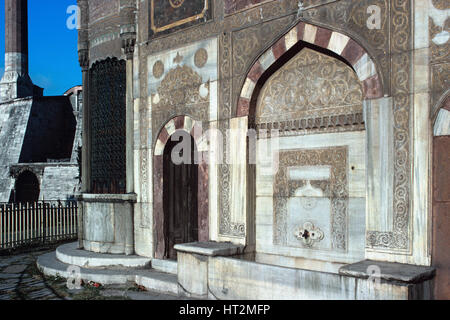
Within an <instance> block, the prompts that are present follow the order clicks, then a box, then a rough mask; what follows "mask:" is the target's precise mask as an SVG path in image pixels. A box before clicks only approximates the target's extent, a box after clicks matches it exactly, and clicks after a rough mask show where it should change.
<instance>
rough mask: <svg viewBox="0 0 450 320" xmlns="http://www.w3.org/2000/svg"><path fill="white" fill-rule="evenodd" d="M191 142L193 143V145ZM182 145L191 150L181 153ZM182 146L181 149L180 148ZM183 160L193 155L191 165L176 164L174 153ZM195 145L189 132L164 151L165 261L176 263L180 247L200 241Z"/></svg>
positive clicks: (169, 142) (187, 162) (170, 141)
mask: <svg viewBox="0 0 450 320" xmlns="http://www.w3.org/2000/svg"><path fill="white" fill-rule="evenodd" d="M189 142H190V143H189ZM180 143H181V144H182V145H183V146H189V144H190V150H188V149H187V148H184V149H181V150H179V149H180V148H179V146H180ZM177 146H178V147H177ZM175 147H177V149H175V152H177V153H178V155H179V156H180V157H183V156H184V155H183V152H190V157H186V158H190V160H189V161H185V162H183V163H181V164H176V163H174V161H173V159H172V151H174V148H175ZM195 155H196V150H195V141H194V139H193V138H192V137H191V136H190V135H189V134H188V133H186V132H184V133H183V134H182V135H181V139H180V141H172V140H171V139H169V141H168V142H167V144H166V147H165V149H164V164H163V168H164V178H163V181H164V183H163V184H164V186H163V202H164V237H165V243H166V246H165V253H164V258H165V259H170V260H173V259H176V258H177V253H176V251H175V250H174V246H175V245H176V244H181V243H189V242H195V241H198V229H199V227H198V203H197V194H198V165H197V164H195V161H194V159H195Z"/></svg>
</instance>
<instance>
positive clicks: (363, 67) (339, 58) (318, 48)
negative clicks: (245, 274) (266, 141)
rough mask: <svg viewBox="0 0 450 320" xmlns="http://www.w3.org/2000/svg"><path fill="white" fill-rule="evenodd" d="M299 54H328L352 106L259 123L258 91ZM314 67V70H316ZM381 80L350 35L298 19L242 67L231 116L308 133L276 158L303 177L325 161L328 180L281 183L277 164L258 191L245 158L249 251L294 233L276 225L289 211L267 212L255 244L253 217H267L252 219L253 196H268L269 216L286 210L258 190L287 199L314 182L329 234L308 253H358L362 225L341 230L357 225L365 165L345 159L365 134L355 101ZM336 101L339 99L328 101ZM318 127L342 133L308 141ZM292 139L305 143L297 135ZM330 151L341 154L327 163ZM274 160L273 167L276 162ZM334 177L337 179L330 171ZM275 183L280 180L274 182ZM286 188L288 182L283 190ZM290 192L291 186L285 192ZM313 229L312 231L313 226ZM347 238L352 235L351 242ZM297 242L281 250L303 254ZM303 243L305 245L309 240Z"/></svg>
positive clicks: (286, 242) (372, 93) (285, 242)
mask: <svg viewBox="0 0 450 320" xmlns="http://www.w3.org/2000/svg"><path fill="white" fill-rule="evenodd" d="M302 53H304V55H305V56H307V55H310V56H321V57H323V58H321V59H322V60H324V61H325V63H327V61H326V60H327V59H329V60H330V62H331V60H334V61H335V62H336V64H335V65H336V66H337V68H340V70H341V71H342V72H343V73H341V74H345V75H346V78H345V79H343V80H344V81H347V80H348V81H350V82H347V83H348V84H351V87H352V88H353V89H349V88H347V89H349V92H353V93H354V92H356V93H357V99H355V101H350V102H349V105H354V106H355V107H354V108H350V109H351V110H350V109H349V108H347V107H345V108H340V110H337V109H339V108H336V109H335V110H334V111H331V109H330V108H328V109H327V110H325V109H324V110H323V111H321V112H320V114H319V113H317V114H316V112H314V113H311V114H305V115H302V116H301V119H300V118H299V119H300V120H297V121H294V118H292V119H284V120H283V121H281V122H279V121H272V120H270V118H268V119H267V123H263V122H262V121H261V119H260V115H259V114H258V112H257V108H258V106H259V105H260V102H261V99H260V98H261V95H262V94H263V90H264V89H265V85H266V83H268V82H269V81H271V80H272V79H274V78H273V77H275V75H278V74H277V73H278V72H279V71H280V70H282V69H283V67H284V66H288V64H289V63H290V62H291V61H293V60H294V59H297V58H299V56H300V55H302ZM311 53H312V55H311ZM302 58H303V57H300V59H302ZM308 59H309V58H307V59H306V60H308ZM331 63H332V62H331ZM305 66H307V64H305ZM317 71H318V72H320V70H317ZM381 79H382V77H381V75H380V74H379V73H378V71H377V67H376V63H375V62H374V61H373V60H372V58H371V55H370V54H369V53H368V52H367V51H366V50H365V49H364V48H363V47H362V46H361V45H360V44H359V43H358V42H356V41H355V40H353V39H351V38H350V37H348V36H346V35H344V34H342V33H339V32H335V31H332V30H329V29H327V28H323V27H319V26H314V25H312V24H308V23H304V22H300V23H298V24H297V25H296V26H295V27H293V28H292V29H290V30H289V31H288V32H287V33H286V34H284V35H283V36H282V37H281V38H279V39H278V40H277V41H276V42H275V43H274V44H273V45H272V46H271V47H270V48H269V49H267V50H266V51H265V52H264V53H262V54H261V55H260V56H259V58H258V59H257V60H256V61H255V62H254V63H253V65H252V66H251V68H250V69H249V71H248V73H247V77H246V80H245V81H244V83H243V85H242V90H241V93H240V96H239V99H238V103H237V106H236V109H235V112H234V116H235V117H248V124H249V127H250V128H257V129H268V130H270V129H271V128H272V129H280V130H281V131H280V135H282V136H285V137H287V138H288V137H289V136H296V135H305V136H306V135H310V137H305V139H303V138H302V139H297V142H295V143H293V144H292V146H289V148H292V149H290V150H289V148H286V149H285V150H283V152H284V153H285V154H284V155H282V157H284V158H282V159H281V158H280V161H283V159H284V160H285V162H286V164H289V166H291V165H293V166H298V167H301V169H300V170H298V171H296V172H295V173H293V174H294V175H303V176H305V177H306V176H308V175H309V173H310V172H313V171H314V170H309V171H308V170H306V168H308V167H311V168H312V167H314V168H316V169H318V168H319V167H330V168H331V169H330V170H331V171H329V172H323V176H326V178H324V181H325V180H326V181H328V182H327V183H329V186H330V188H329V189H327V188H325V187H324V186H323V185H322V186H320V184H319V183H318V182H317V181H315V182H314V183H313V182H312V181H311V184H309V183H308V182H305V181H306V180H308V179H307V178H301V179H303V180H305V181H303V180H302V181H300V180H299V181H297V182H298V183H297V182H295V183H290V182H289V183H287V182H286V183H284V184H283V183H282V182H283V181H284V180H285V179H284V178H286V176H287V174H288V171H289V170H290V169H289V170H288V166H287V165H286V167H285V168H284V169H283V170H284V171H283V172H284V173H282V174H281V176H279V175H274V176H273V177H272V178H271V179H269V180H273V181H272V182H269V184H270V185H271V186H272V187H269V184H268V185H267V187H264V188H266V189H265V190H263V188H259V190H258V188H257V186H256V185H261V183H263V181H262V180H261V176H260V173H257V172H256V171H257V170H256V167H257V165H256V166H253V165H250V166H248V167H247V177H248V179H247V183H248V185H247V195H248V197H247V199H257V200H256V201H254V202H253V201H252V200H251V202H253V204H252V206H254V207H253V208H251V209H250V210H249V211H248V213H247V224H248V226H247V232H248V233H249V236H248V242H249V244H250V245H253V244H255V245H256V251H257V252H260V253H261V251H260V250H261V248H262V246H264V245H265V243H266V242H267V243H271V244H273V246H272V247H270V248H269V249H268V250H267V252H266V251H264V252H263V253H268V254H282V253H281V252H283V250H285V249H281V250H280V251H277V250H278V249H276V247H278V248H281V247H289V246H292V245H293V243H294V242H293V241H295V239H294V240H293V239H282V238H283V237H285V235H286V234H288V235H290V236H292V235H293V234H294V232H291V230H290V229H289V230H288V229H283V228H282V227H281V228H280V227H279V226H283V225H286V226H287V225H288V224H287V220H289V217H287V218H286V217H285V215H284V214H283V215H282V216H283V218H282V219H281V220H280V221H281V222H278V221H276V220H277V219H278V218H277V217H275V216H274V218H273V219H272V220H273V221H274V222H273V226H272V228H273V240H267V241H266V240H264V241H263V242H262V243H264V244H263V245H261V244H258V241H260V240H261V237H259V236H258V234H262V233H263V232H261V231H257V230H256V229H257V228H258V226H257V225H258V222H253V221H257V220H258V221H262V220H264V221H265V223H266V222H267V221H268V220H266V218H267V219H269V218H268V216H267V217H265V216H264V217H262V216H259V219H256V216H253V215H258V214H260V212H259V211H260V210H259V209H258V213H257V212H256V210H257V208H256V207H257V206H258V204H257V203H259V208H262V207H263V206H264V207H266V208H267V207H270V203H272V205H273V212H272V210H270V211H271V212H272V214H269V213H267V214H268V215H269V216H271V215H275V213H276V212H285V211H286V205H283V206H281V207H279V206H277V202H276V201H275V200H272V201H271V202H270V203H269V202H267V203H266V204H265V205H262V204H261V202H258V201H259V199H258V197H260V198H261V196H262V195H263V194H264V195H263V196H264V197H266V196H267V197H268V198H270V197H272V198H273V199H275V198H276V197H277V196H280V197H284V198H286V197H287V198H289V197H291V196H292V197H297V196H300V197H308V196H307V194H308V192H309V191H311V190H312V189H314V191H317V192H319V191H318V189H320V188H322V189H323V190H322V192H321V196H320V197H321V198H323V199H324V201H329V203H330V204H327V208H328V207H330V208H331V211H330V212H331V214H330V217H329V219H328V218H327V219H328V220H327V221H326V224H327V225H329V226H330V227H329V230H325V232H328V234H327V235H326V237H327V239H330V238H332V241H331V243H330V244H327V246H328V247H325V246H323V247H320V246H318V247H319V248H318V250H317V252H318V253H317V254H314V257H315V258H316V259H318V260H323V259H326V257H325V255H323V254H322V253H321V252H320V251H321V250H330V249H331V250H335V252H337V255H340V258H339V259H343V260H342V261H344V260H345V261H347V262H349V263H350V262H352V261H356V260H358V259H363V258H364V254H365V252H364V250H365V246H364V241H361V240H362V239H364V238H365V228H364V230H363V229H361V230H360V231H361V232H358V233H357V234H355V235H354V236H352V235H349V232H350V230H356V229H358V228H357V227H356V228H355V226H356V225H364V219H365V216H366V214H367V213H365V203H366V201H367V198H366V189H365V188H366V185H365V177H366V176H365V173H364V172H365V170H366V158H365V157H361V158H360V159H358V162H356V163H353V161H354V159H356V158H357V157H358V156H357V154H365V142H366V139H367V138H366V132H365V119H364V116H363V104H364V102H365V101H367V100H375V99H379V98H382V97H383V96H384V91H383V86H382V81H381ZM330 80H332V78H330ZM298 85H301V84H298ZM294 86H295V85H294ZM275 96H276V95H275ZM275 96H274V97H275ZM262 98H263V97H262ZM273 100H274V101H275V102H274V106H275V108H276V107H277V103H279V101H277V99H276V98H274V99H273ZM346 102H347V101H346ZM343 105H344V104H341V105H336V106H343ZM346 105H347V104H346ZM328 110H330V113H327V112H328ZM343 112H347V113H343ZM312 115H314V117H312ZM257 118H258V119H257ZM295 119H297V118H295ZM270 122H273V123H270ZM266 125H267V126H266ZM269 125H270V127H269ZM318 133H329V134H330V137H331V136H332V134H342V136H340V138H339V139H341V140H339V139H336V140H334V139H335V138H336V136H333V139H331V140H332V142H331V143H328V142H326V141H324V140H323V139H320V138H319V139H318V140H319V142H318V143H317V144H316V143H315V142H314V139H315V138H312V137H311V136H312V135H315V134H318ZM349 137H350V138H352V139H354V140H352V142H348V143H347V141H346V140H345V139H346V138H349ZM300 140H302V141H307V142H299V141H300ZM338 140H339V141H338ZM290 141H291V142H292V141H293V140H292V139H291V140H290ZM291 142H289V143H291ZM283 143H284V147H286V146H287V144H288V142H287V140H286V139H285V140H284V142H283ZM344 145H346V146H344ZM347 145H348V146H347ZM355 146H357V147H355ZM284 147H283V148H284ZM280 150H281V147H280ZM302 150H303V151H302ZM301 152H305V154H306V153H308V152H309V153H310V155H309V154H308V155H306V156H303V155H300V153H301ZM334 158H336V159H337V158H339V159H341V158H342V161H340V162H339V161H334V160H333V161H330V162H327V161H328V160H329V159H334ZM344 158H345V159H344ZM317 159H319V160H317ZM316 160H317V161H316ZM292 161H293V162H295V165H294V164H292V163H291V162H292ZM354 164H356V166H354ZM279 165H280V166H281V165H282V164H279ZM261 170H262V169H260V171H261ZM302 170H303V171H302ZM319 171H320V170H318V171H317V172H319ZM355 172H360V173H355ZM289 174H290V173H289ZM318 174H319V173H318ZM319 175H320V174H319ZM338 176H339V177H340V178H336V177H338ZM253 177H256V179H254V178H253ZM342 177H343V178H342ZM355 177H357V179H355ZM283 179H284V180H283ZM252 180H253V181H252ZM313 180H314V179H313ZM318 180H321V179H318ZM342 181H344V183H342V185H339V184H340V183H341V182H342ZM355 181H363V182H362V183H361V184H359V185H358V186H355V185H354V183H355ZM279 182H280V184H278V183H279ZM284 182H285V181H284ZM304 182H305V185H304V186H303V185H302V184H303V183H304ZM296 183H297V184H296ZM325 184H326V183H324V185H325ZM352 184H353V185H352ZM277 185H283V186H286V188H284V187H282V188H281V189H280V188H278V187H277ZM291 185H292V186H291ZM310 185H311V186H310ZM295 186H297V187H295ZM308 186H310V189H311V190H309V189H308V188H307V187H308ZM291 187H293V188H294V187H295V188H294V189H292V190H291V189H290V188H291ZM297 188H298V190H300V191H301V192H300V193H299V194H297V191H298V190H297ZM302 188H306V189H308V190H306V189H305V190H306V191H305V190H303V189H302ZM333 188H335V189H333ZM316 189H317V190H316ZM356 189H358V191H357V192H355V191H354V190H356ZM270 190H272V191H273V194H271V195H269V194H265V193H266V192H269V191H270ZM296 190H297V191H296ZM333 190H336V192H334V191H333ZM337 190H341V191H343V192H342V193H339V192H340V191H339V192H337ZM352 190H353V191H352ZM272 191H270V192H269V193H271V192H272ZM291 191H293V193H292V192H291ZM303 191H304V192H303ZM307 191H308V192H307ZM277 192H279V195H276V193H277ZM302 192H303V193H302ZM257 195H258V196H257ZM336 195H338V196H336ZM347 198H353V199H356V198H357V201H359V202H358V204H355V202H353V203H352V202H351V201H352V199H351V200H350V202H348V201H347V200H346V201H343V200H342V199H347ZM266 200H268V199H266ZM264 201H265V200H264ZM269 201H270V200H269ZM283 201H284V200H282V201H279V202H280V203H281V202H283ZM355 205H356V206H358V207H360V208H362V209H361V210H360V213H361V214H359V215H358V217H357V219H359V217H360V218H361V221H358V220H355V219H354V220H353V221H351V222H348V221H347V219H348V217H349V215H350V210H351V209H350V208H354V207H355ZM341 208H345V210H341ZM327 210H328V209H327ZM265 211H267V210H265ZM344 211H345V212H344ZM283 219H284V220H283ZM342 221H344V222H342ZM303 222H305V221H302V224H301V225H300V224H298V226H297V225H296V226H297V227H298V228H302V227H304V226H305V225H308V226H311V225H312V224H310V223H309V221H306V222H305V224H303ZM341 222H342V223H341ZM297 223H298V222H297ZM312 227H313V228H316V227H317V226H316V225H313V226H312ZM289 228H290V226H289ZM260 229H261V227H260ZM298 230H300V229H298ZM305 230H306V229H305ZM317 230H319V229H317ZM266 231H267V230H266ZM310 231H311V230H309V232H308V233H310ZM252 233H254V235H255V237H254V238H253V236H252ZM318 233H320V232H319V231H318ZM266 238H270V239H272V238H271V236H266ZM258 239H260V240H258ZM355 239H359V240H357V241H355ZM355 242H358V243H360V244H361V245H360V246H358V247H357V248H355V246H353V244H354V243H355ZM302 245H303V244H297V243H295V244H294V246H298V250H297V249H295V250H297V251H296V252H295V253H293V254H291V253H289V254H286V255H288V256H292V257H296V258H301V257H305V256H306V255H307V254H306V251H305V249H306V247H302ZM304 245H305V246H309V245H310V244H304ZM286 252H288V251H286ZM289 252H294V251H289Z"/></svg>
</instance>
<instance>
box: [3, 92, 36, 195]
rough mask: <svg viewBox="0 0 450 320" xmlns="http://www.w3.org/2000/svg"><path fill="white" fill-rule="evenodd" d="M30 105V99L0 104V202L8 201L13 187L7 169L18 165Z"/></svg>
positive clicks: (31, 102)
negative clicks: (0, 149)
mask: <svg viewBox="0 0 450 320" xmlns="http://www.w3.org/2000/svg"><path fill="white" fill-rule="evenodd" d="M32 105H33V100H32V99H20V100H15V101H11V102H8V103H2V104H0V128H1V129H0V145H1V146H2V152H0V202H8V201H9V197H10V194H11V190H12V188H13V186H14V180H13V179H12V178H11V176H10V172H9V169H10V165H11V164H16V163H19V160H20V155H21V153H22V145H23V142H24V139H25V134H26V130H27V125H28V119H29V117H30V113H31V109H32Z"/></svg>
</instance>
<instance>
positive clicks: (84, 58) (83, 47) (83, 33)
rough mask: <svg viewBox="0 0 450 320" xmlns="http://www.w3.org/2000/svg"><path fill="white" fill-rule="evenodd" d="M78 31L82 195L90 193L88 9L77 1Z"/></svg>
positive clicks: (81, 1)
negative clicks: (81, 112)
mask: <svg viewBox="0 0 450 320" xmlns="http://www.w3.org/2000/svg"><path fill="white" fill-rule="evenodd" d="M78 6H79V8H80V15H81V17H80V29H79V30H78V58H79V62H80V66H81V72H82V78H83V131H82V132H83V133H82V135H83V147H82V148H83V149H82V177H81V181H82V188H81V192H82V193H88V192H90V191H91V184H90V180H91V179H90V171H91V170H90V161H89V159H90V132H89V113H90V112H89V111H90V107H89V33H88V27H89V26H88V24H89V22H88V14H89V7H88V2H87V1H86V0H78Z"/></svg>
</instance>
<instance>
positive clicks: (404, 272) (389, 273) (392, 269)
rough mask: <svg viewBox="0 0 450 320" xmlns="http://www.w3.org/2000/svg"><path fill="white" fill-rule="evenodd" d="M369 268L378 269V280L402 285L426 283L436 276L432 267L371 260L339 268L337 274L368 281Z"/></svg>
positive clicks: (370, 274) (369, 275)
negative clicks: (374, 267) (379, 272)
mask: <svg viewBox="0 0 450 320" xmlns="http://www.w3.org/2000/svg"><path fill="white" fill-rule="evenodd" d="M371 266H376V267H379V268H380V271H381V274H380V275H379V277H380V279H382V280H385V281H389V282H400V283H404V284H415V283H420V282H423V281H427V280H430V279H432V278H433V277H434V275H435V274H436V269H435V268H433V267H424V266H416V265H411V264H401V263H392V262H382V261H373V260H364V261H360V262H357V263H354V264H349V265H346V266H344V267H341V268H340V269H339V274H340V275H343V276H348V277H353V278H361V279H368V278H369V277H371V276H374V274H372V273H369V272H368V271H370V270H369V267H371Z"/></svg>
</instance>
